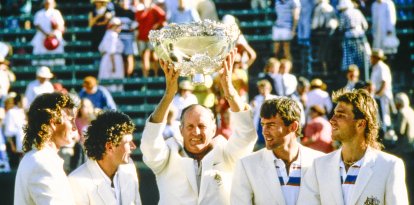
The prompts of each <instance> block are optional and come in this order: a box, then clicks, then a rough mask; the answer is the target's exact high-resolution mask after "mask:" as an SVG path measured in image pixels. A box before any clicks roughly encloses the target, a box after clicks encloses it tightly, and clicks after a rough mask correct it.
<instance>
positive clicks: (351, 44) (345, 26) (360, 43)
mask: <svg viewBox="0 0 414 205" xmlns="http://www.w3.org/2000/svg"><path fill="white" fill-rule="evenodd" d="M337 7H338V10H339V11H340V12H341V13H340V15H339V31H340V32H341V33H343V40H342V53H343V57H342V68H341V70H342V71H343V72H345V71H346V70H347V69H348V67H349V65H351V64H355V65H357V66H358V68H360V69H362V70H363V72H362V74H363V75H362V79H364V80H367V79H368V75H369V73H368V72H369V71H368V69H369V59H368V57H369V54H370V46H369V43H368V41H367V38H366V36H365V31H366V30H367V29H368V23H367V20H366V19H365V17H364V15H363V14H362V13H361V11H360V10H358V9H356V8H354V4H353V3H352V1H351V0H341V1H340V2H339V4H338V6H337Z"/></svg>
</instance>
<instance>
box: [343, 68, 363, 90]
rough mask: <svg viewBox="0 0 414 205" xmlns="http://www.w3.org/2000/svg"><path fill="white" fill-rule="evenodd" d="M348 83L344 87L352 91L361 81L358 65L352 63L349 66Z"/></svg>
mask: <svg viewBox="0 0 414 205" xmlns="http://www.w3.org/2000/svg"><path fill="white" fill-rule="evenodd" d="M346 79H348V82H347V83H346V85H345V87H344V89H346V90H349V91H351V90H352V89H354V88H355V84H356V83H357V82H358V81H359V68H358V66H357V65H355V64H352V65H349V67H348V72H347V73H346Z"/></svg>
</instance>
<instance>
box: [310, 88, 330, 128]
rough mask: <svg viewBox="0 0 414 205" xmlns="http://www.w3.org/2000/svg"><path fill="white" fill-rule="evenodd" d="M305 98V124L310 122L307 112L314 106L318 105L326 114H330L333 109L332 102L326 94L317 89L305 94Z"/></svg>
mask: <svg viewBox="0 0 414 205" xmlns="http://www.w3.org/2000/svg"><path fill="white" fill-rule="evenodd" d="M306 96H307V101H306V110H305V112H306V117H307V122H309V121H310V116H309V110H310V108H311V107H312V106H314V105H319V106H321V107H323V108H325V111H326V113H330V112H331V111H332V108H333V105H332V100H331V97H330V96H329V93H328V92H326V91H324V90H322V89H319V88H315V89H312V90H311V91H309V92H307V93H306Z"/></svg>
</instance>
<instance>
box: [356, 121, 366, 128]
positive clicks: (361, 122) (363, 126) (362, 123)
mask: <svg viewBox="0 0 414 205" xmlns="http://www.w3.org/2000/svg"><path fill="white" fill-rule="evenodd" d="M356 124H357V127H358V128H363V129H362V130H365V128H366V127H367V121H366V120H364V119H359V120H357V123H356Z"/></svg>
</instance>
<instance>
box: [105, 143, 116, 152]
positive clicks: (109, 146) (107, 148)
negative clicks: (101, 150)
mask: <svg viewBox="0 0 414 205" xmlns="http://www.w3.org/2000/svg"><path fill="white" fill-rule="evenodd" d="M112 150H114V145H113V144H112V143H111V142H107V143H105V152H112Z"/></svg>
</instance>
